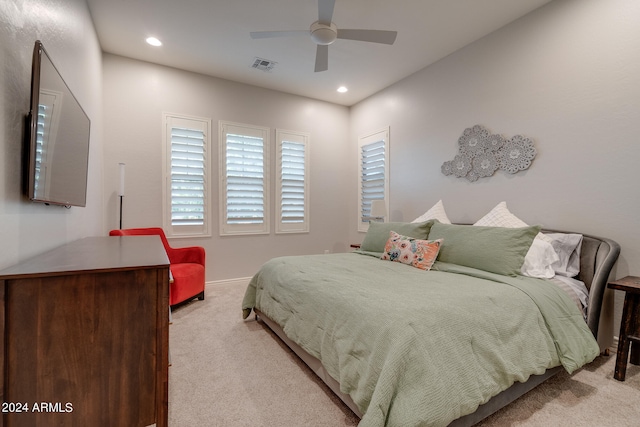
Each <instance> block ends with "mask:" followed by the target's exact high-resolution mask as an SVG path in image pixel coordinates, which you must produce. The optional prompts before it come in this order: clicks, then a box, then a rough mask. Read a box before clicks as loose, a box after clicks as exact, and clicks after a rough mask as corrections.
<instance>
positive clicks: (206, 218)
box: [163, 113, 211, 236]
mask: <svg viewBox="0 0 640 427" xmlns="http://www.w3.org/2000/svg"><path fill="white" fill-rule="evenodd" d="M163 122H164V140H165V147H166V149H165V153H166V155H165V177H166V185H165V189H164V195H163V196H164V206H165V215H163V217H164V219H163V221H164V228H165V231H166V232H167V234H168V235H169V236H207V235H210V233H211V231H210V227H209V224H210V217H211V213H210V202H209V198H210V196H209V194H210V192H211V188H210V184H209V168H210V167H209V164H210V159H209V157H210V154H209V146H210V141H209V135H210V134H211V121H210V120H209V119H202V118H194V117H186V116H178V115H174V114H166V113H165V114H164V115H163Z"/></svg>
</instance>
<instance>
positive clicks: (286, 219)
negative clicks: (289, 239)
mask: <svg viewBox="0 0 640 427" xmlns="http://www.w3.org/2000/svg"><path fill="white" fill-rule="evenodd" d="M276 141H277V143H278V170H277V175H278V183H277V185H276V191H277V195H276V204H277V213H276V218H277V220H276V233H306V232H308V231H309V134H307V133H303V132H294V131H285V130H279V129H277V130H276Z"/></svg>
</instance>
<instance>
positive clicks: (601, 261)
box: [543, 230, 620, 343]
mask: <svg viewBox="0 0 640 427" xmlns="http://www.w3.org/2000/svg"><path fill="white" fill-rule="evenodd" d="M543 232H546V233H569V232H567V231H556V230H543ZM618 255H620V245H618V243H616V242H614V241H613V240H611V239H607V238H603V237H596V236H590V235H588V234H583V239H582V248H581V250H580V273H578V277H577V278H578V280H581V281H582V282H584V284H585V285H586V286H587V288H588V289H589V307H588V309H587V325H589V328H590V329H591V331H592V332H593V335H594V336H595V337H596V338H599V335H598V328H599V326H600V316H601V314H602V308H603V305H604V302H605V301H604V299H605V291H606V289H607V283H608V281H609V275H610V274H611V270H612V269H613V266H614V264H615V263H616V260H617V259H618ZM600 342H601V340H600V339H598V343H600Z"/></svg>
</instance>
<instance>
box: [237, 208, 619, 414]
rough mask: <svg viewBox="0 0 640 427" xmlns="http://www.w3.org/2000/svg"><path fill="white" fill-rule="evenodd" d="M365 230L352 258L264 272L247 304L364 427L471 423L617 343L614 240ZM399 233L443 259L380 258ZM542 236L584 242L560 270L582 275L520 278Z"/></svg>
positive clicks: (278, 261) (313, 259) (458, 230)
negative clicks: (418, 262) (419, 263)
mask: <svg viewBox="0 0 640 427" xmlns="http://www.w3.org/2000/svg"><path fill="white" fill-rule="evenodd" d="M372 225H373V224H372ZM373 228H375V231H372V229H371V228H370V231H369V232H368V233H367V236H366V237H365V241H364V242H363V248H362V250H361V251H358V252H351V253H344V254H326V255H307V256H291V257H279V258H275V259H273V260H270V261H268V262H267V263H265V265H264V266H263V267H262V268H261V269H260V270H259V271H258V272H257V273H256V274H255V276H254V277H253V278H252V279H251V282H250V284H249V286H248V287H247V290H246V293H245V297H244V300H243V304H242V308H243V317H244V318H245V319H246V318H248V316H249V315H250V313H251V311H254V312H255V314H256V318H258V319H259V320H261V321H263V322H264V323H265V324H266V325H267V326H268V327H269V328H271V329H272V330H273V331H274V332H275V333H276V334H277V335H278V336H279V337H280V338H281V339H282V340H283V341H284V342H285V343H286V344H287V345H288V346H289V347H290V348H291V349H292V350H293V351H294V352H295V353H296V354H297V355H298V356H299V357H300V358H301V359H302V360H303V361H305V363H306V364H307V365H309V367H310V368H311V369H312V370H313V371H314V372H315V373H316V374H317V375H318V376H319V377H320V378H321V379H322V380H323V381H324V382H325V383H326V384H327V385H328V386H329V387H330V388H331V389H332V390H333V392H334V393H336V394H337V395H338V396H339V397H340V398H341V399H342V400H343V401H344V402H345V404H346V405H347V406H349V408H351V410H353V412H354V413H355V414H356V415H358V416H359V417H360V418H361V421H360V424H359V425H360V426H362V427H368V426H417V425H429V426H446V425H452V426H468V425H473V424H475V423H477V422H479V421H480V420H482V419H483V418H485V417H487V416H489V415H490V414H492V413H493V412H495V411H496V410H498V409H500V408H501V407H503V406H505V405H507V404H509V403H510V402H512V401H513V400H515V399H516V398H517V397H519V396H521V395H523V394H524V393H526V392H527V391H529V390H530V389H531V388H533V387H535V386H536V385H538V384H540V383H541V382H543V381H544V380H546V379H547V378H549V377H550V376H552V375H554V374H556V373H557V372H559V371H560V370H561V369H565V370H566V371H568V372H569V373H571V372H574V371H575V370H577V369H579V368H580V367H582V366H583V365H585V364H587V363H590V362H591V361H593V360H594V359H595V357H596V356H598V355H599V354H600V353H602V352H604V351H606V350H607V349H608V347H609V346H610V345H611V342H612V321H611V317H612V313H611V311H612V307H611V305H612V300H611V298H610V296H608V295H607V293H605V290H606V285H607V280H608V278H609V275H610V272H611V269H612V268H613V265H614V264H615V261H616V259H617V257H618V254H619V251H620V248H619V246H618V244H617V243H616V242H614V241H612V240H610V239H606V238H599V237H595V236H590V235H585V234H577V233H567V232H561V231H551V230H545V231H543V232H541V231H540V228H539V227H518V228H510V229H507V228H504V227H482V226H471V225H452V224H441V223H440V222H438V221H434V220H429V221H425V222H421V223H417V224H413V223H411V224H407V223H384V224H380V225H375V226H374V227H373ZM394 229H395V231H394ZM390 232H391V234H390ZM393 233H396V235H395V237H396V238H398V237H399V238H400V240H397V241H396V243H398V242H400V243H402V242H404V243H406V242H405V241H404V240H403V238H404V239H405V240H407V239H408V240H409V241H410V242H412V243H410V244H411V245H413V249H414V253H415V246H416V243H415V242H416V241H417V242H420V245H423V244H425V245H426V243H424V242H429V244H431V245H433V242H438V246H439V247H438V250H437V251H436V252H437V253H436V256H437V258H436V257H433V260H431V261H430V262H431V264H430V265H429V268H428V269H422V268H416V267H415V266H413V265H411V263H406V262H403V261H401V260H398V259H397V257H396V259H389V257H388V256H387V259H381V257H382V258H384V254H387V255H388V254H389V253H392V252H389V251H386V250H387V249H389V247H390V246H389V245H391V246H393V244H392V243H391V240H392V237H394V234H393ZM385 236H389V238H388V239H386V238H385ZM548 236H554V237H553V238H556V236H560V238H561V239H562V238H564V237H563V236H580V239H579V240H580V242H579V245H578V246H577V247H575V248H574V249H573V252H572V253H571V254H568V253H567V254H565V255H566V259H565V260H564V261H565V265H564V267H562V268H566V264H567V263H568V262H569V261H570V260H569V257H570V256H571V257H572V258H573V260H572V261H571V263H572V264H573V266H574V267H575V266H576V265H579V271H578V272H577V273H576V274H573V272H570V275H571V277H563V278H562V279H561V280H559V279H558V278H559V277H560V276H559V275H557V274H556V275H554V277H551V278H540V277H530V276H525V275H523V274H521V272H520V271H514V270H513V267H514V266H516V265H518V270H519V269H520V267H519V266H520V265H522V266H523V267H522V269H523V270H522V271H524V265H525V264H526V263H527V261H525V260H526V259H529V257H530V254H531V252H532V251H533V247H534V246H535V245H534V243H536V244H538V243H539V242H540V241H541V240H543V241H548V243H549V242H552V240H553V238H552V237H548ZM412 239H413V240H412ZM366 242H368V245H367V246H368V247H365V243H366ZM372 242H375V245H373V246H371V243H372ZM514 242H515V243H514ZM382 243H384V247H383V248H382V252H379V251H378V250H375V251H370V250H367V249H372V248H373V249H380V248H379V246H380V245H381V244H382ZM396 243H394V244H396ZM550 245H551V243H550ZM553 247H554V248H557V246H553ZM398 254H399V253H396V255H398ZM421 254H422V253H421ZM422 255H424V254H422ZM421 259H422V258H421ZM393 261H396V262H393ZM427 264H428V263H427ZM554 264H555V265H557V264H558V262H554ZM576 283H577V284H578V285H575V284H576ZM580 284H581V285H580ZM575 286H578V287H579V286H582V289H584V291H585V292H587V293H588V300H587V301H585V299H586V298H585V297H584V296H583V297H582V298H581V297H580V295H579V294H580V292H578V291H576V289H577V288H576V287H575ZM572 290H573V291H572ZM585 302H587V303H588V304H587V305H586V307H585Z"/></svg>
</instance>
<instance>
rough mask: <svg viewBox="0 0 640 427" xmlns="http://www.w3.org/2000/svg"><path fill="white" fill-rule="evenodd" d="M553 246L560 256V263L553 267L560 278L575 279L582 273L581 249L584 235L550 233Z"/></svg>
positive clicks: (557, 262) (554, 264)
mask: <svg viewBox="0 0 640 427" xmlns="http://www.w3.org/2000/svg"><path fill="white" fill-rule="evenodd" d="M547 236H548V237H549V238H551V246H552V247H553V249H554V250H555V252H556V254H557V255H558V261H556V262H555V263H553V264H552V265H551V267H552V268H553V270H554V271H555V273H556V274H557V275H559V276H565V277H574V276H576V275H577V274H578V273H579V272H580V249H581V248H582V234H567V233H549V234H547Z"/></svg>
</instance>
